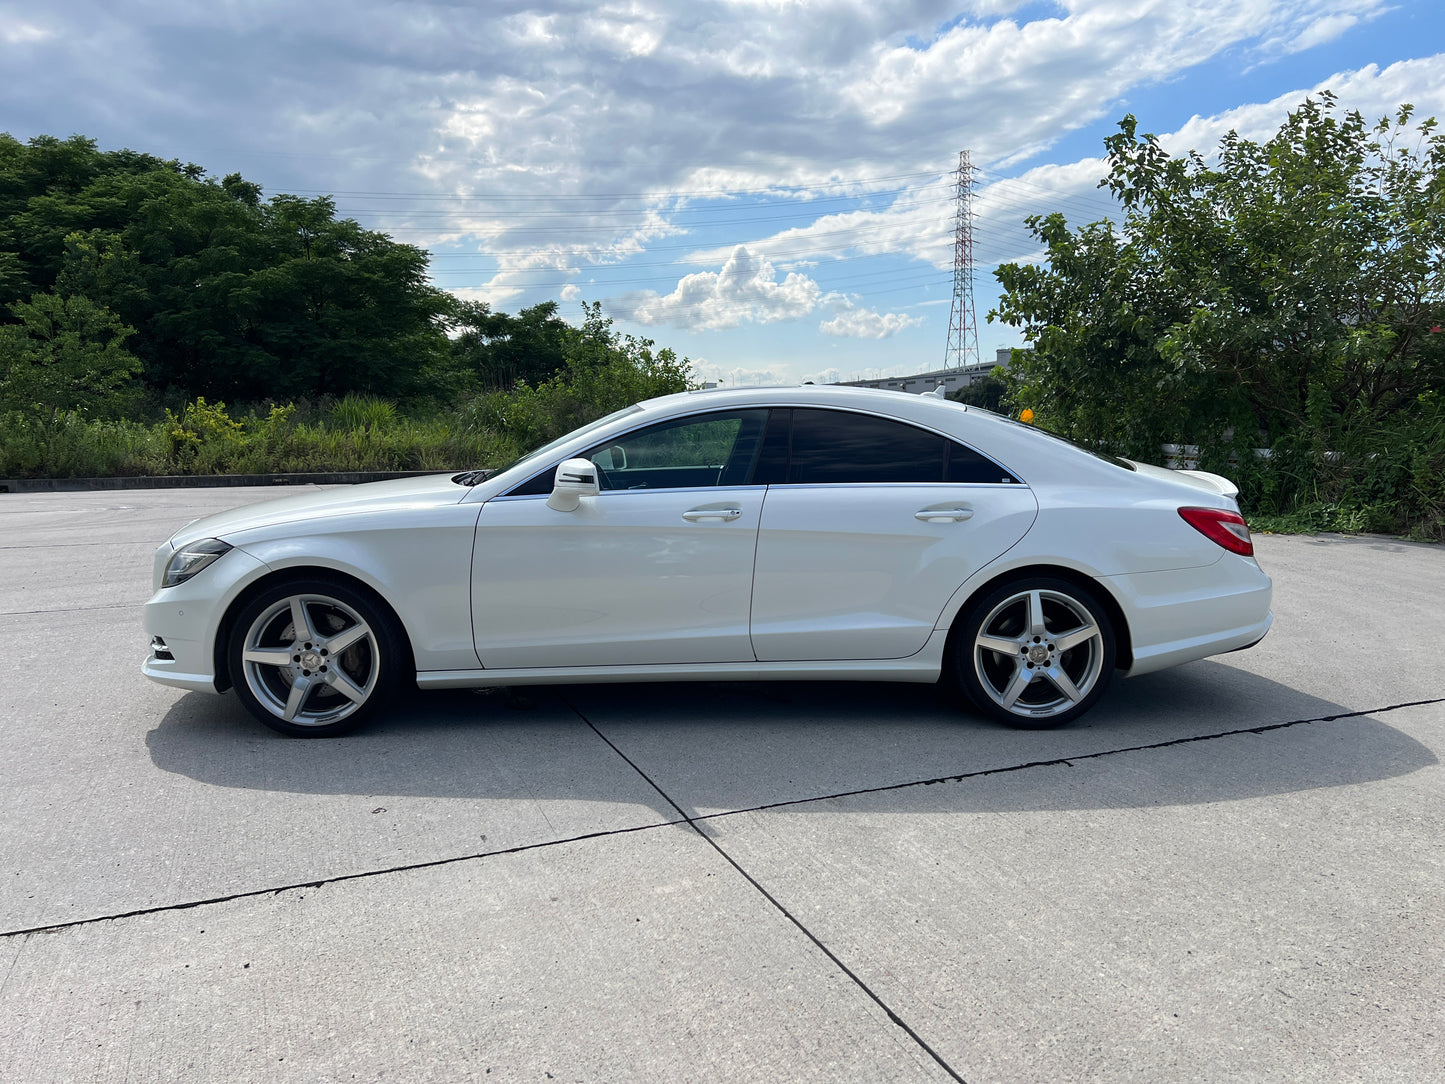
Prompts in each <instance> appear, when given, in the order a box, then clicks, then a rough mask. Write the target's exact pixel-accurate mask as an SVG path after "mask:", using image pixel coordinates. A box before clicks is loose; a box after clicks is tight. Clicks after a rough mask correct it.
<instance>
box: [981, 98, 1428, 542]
mask: <svg viewBox="0 0 1445 1084" xmlns="http://www.w3.org/2000/svg"><path fill="white" fill-rule="evenodd" d="M1435 128H1436V125H1435V122H1434V121H1433V120H1426V121H1424V122H1420V123H1415V122H1414V121H1413V117H1412V110H1411V108H1410V107H1409V106H1408V105H1407V106H1403V107H1401V109H1400V110H1399V111H1398V112H1397V113H1396V114H1395V115H1394V116H1393V117H1389V118H1386V119H1384V120H1381V121H1380V122H1378V123H1377V124H1373V125H1371V124H1367V123H1366V122H1365V121H1364V119H1363V118H1362V117H1361V116H1360V114H1359V113H1356V112H1346V113H1339V112H1338V111H1337V110H1336V108H1335V102H1334V97H1333V95H1331V94H1328V93H1325V94H1323V95H1321V98H1320V100H1318V101H1315V100H1309V101H1306V102H1305V103H1304V104H1303V105H1301V106H1300V107H1299V108H1298V109H1297V110H1295V111H1294V112H1293V113H1291V114H1290V115H1289V117H1288V119H1287V120H1286V122H1285V123H1284V125H1283V126H1282V127H1281V128H1280V129H1279V131H1278V132H1277V133H1276V134H1275V135H1274V136H1273V137H1272V138H1270V139H1269V140H1266V141H1264V142H1262V143H1256V142H1253V141H1251V140H1247V139H1243V138H1241V137H1239V136H1238V135H1237V134H1236V133H1233V132H1231V133H1230V134H1229V135H1227V136H1226V137H1225V138H1224V139H1223V140H1222V141H1221V143H1220V145H1219V147H1218V148H1217V152H1216V154H1215V155H1214V157H1213V158H1212V159H1207V158H1205V157H1204V156H1203V155H1201V154H1200V153H1197V152H1191V153H1190V154H1188V155H1187V156H1184V157H1171V156H1170V155H1169V154H1168V153H1166V152H1165V151H1164V150H1163V148H1161V147H1160V146H1159V143H1158V141H1157V139H1156V138H1155V137H1153V136H1151V135H1144V136H1140V135H1138V134H1137V126H1136V122H1135V120H1134V118H1133V117H1125V118H1124V120H1123V121H1122V122H1121V123H1120V125H1119V131H1118V132H1117V133H1116V134H1115V135H1113V136H1111V137H1110V138H1109V139H1108V140H1107V141H1106V145H1107V148H1108V161H1109V172H1108V176H1107V177H1106V178H1105V181H1104V182H1103V184H1104V185H1105V186H1107V187H1108V189H1109V190H1110V191H1111V192H1112V193H1113V194H1114V195H1115V196H1116V198H1117V199H1118V200H1119V203H1120V208H1121V218H1122V222H1121V224H1120V225H1119V226H1117V227H1116V226H1115V225H1113V224H1111V223H1109V222H1096V223H1092V224H1090V225H1087V226H1084V227H1082V228H1079V229H1071V228H1070V227H1069V225H1068V224H1067V222H1065V220H1064V219H1063V218H1062V217H1061V216H1059V215H1050V216H1045V217H1036V218H1032V219H1030V220H1029V226H1030V228H1031V229H1032V230H1033V232H1034V234H1035V236H1036V237H1037V238H1038V239H1039V240H1040V241H1042V242H1043V243H1044V245H1045V248H1046V254H1047V265H1046V266H1028V265H1017V264H1009V265H1005V266H1003V267H1000V268H999V269H998V271H997V272H996V275H997V277H998V279H999V281H1000V283H1001V284H1002V286H1003V288H1004V292H1003V295H1002V297H1001V299H1000V303H999V307H998V309H997V310H996V311H995V312H994V313H991V314H990V318H991V319H992V318H995V317H998V318H1002V319H1003V320H1004V321H1006V322H1008V323H1010V324H1013V325H1014V326H1016V327H1020V328H1022V329H1023V331H1024V335H1025V337H1026V338H1027V339H1028V341H1029V342H1031V343H1032V344H1033V346H1034V352H1033V354H1032V355H1031V356H1030V357H1028V358H1027V359H1025V360H1024V361H1023V362H1022V365H1021V374H1020V376H1019V378H1018V379H1019V384H1020V386H1019V388H1018V391H1017V396H1018V399H1019V401H1020V404H1021V405H1027V406H1030V407H1033V408H1034V410H1035V411H1036V412H1037V416H1038V419H1039V421H1040V423H1041V424H1044V425H1046V426H1049V427H1051V428H1055V429H1058V430H1060V431H1062V432H1066V433H1068V434H1069V435H1072V436H1074V437H1076V438H1081V439H1084V440H1087V441H1093V442H1096V443H1099V444H1102V445H1107V446H1110V447H1113V448H1114V449H1116V450H1119V451H1122V452H1124V453H1125V454H1130V455H1134V456H1136V457H1138V458H1144V459H1156V458H1157V456H1158V454H1159V452H1158V445H1159V444H1160V443H1161V442H1168V441H1179V442H1184V443H1189V444H1198V445H1201V446H1202V448H1203V456H1204V460H1205V463H1206V465H1209V466H1212V467H1214V468H1215V469H1227V470H1229V472H1230V473H1236V474H1238V475H1239V476H1241V478H1242V481H1243V483H1244V485H1245V489H1246V495H1247V496H1248V497H1249V498H1251V499H1253V500H1255V501H1256V502H1259V503H1262V504H1263V505H1264V506H1266V507H1274V508H1278V509H1283V508H1286V507H1291V506H1293V505H1295V504H1298V503H1299V502H1301V501H1304V500H1307V499H1319V500H1326V501H1333V502H1335V503H1336V504H1338V505H1339V507H1342V508H1343V507H1345V506H1347V505H1351V504H1352V503H1353V504H1355V505H1357V506H1363V505H1365V504H1370V505H1376V506H1379V507H1381V508H1386V507H1388V506H1390V505H1392V504H1395V505H1398V506H1399V508H1400V509H1401V510H1402V511H1401V517H1402V519H1401V522H1404V521H1410V522H1421V521H1429V522H1440V523H1442V524H1445V489H1442V488H1441V487H1440V481H1439V479H1440V473H1441V472H1440V468H1439V464H1440V462H1441V461H1442V459H1445V448H1442V447H1437V446H1436V445H1438V444H1439V441H1440V438H1439V434H1440V433H1441V432H1442V431H1445V426H1442V424H1441V418H1442V407H1441V398H1442V392H1445V334H1441V332H1440V327H1441V325H1442V323H1445V171H1442V166H1445V138H1442V136H1441V135H1440V134H1438V133H1437V132H1436V131H1435ZM1430 434H1435V435H1434V436H1430ZM1255 447H1267V448H1270V449H1272V451H1273V456H1272V457H1271V458H1270V459H1269V460H1267V461H1265V462H1263V463H1256V461H1255V459H1254V455H1253V449H1254V448H1255ZM1432 517H1434V518H1432ZM1431 529H1433V528H1431Z"/></svg>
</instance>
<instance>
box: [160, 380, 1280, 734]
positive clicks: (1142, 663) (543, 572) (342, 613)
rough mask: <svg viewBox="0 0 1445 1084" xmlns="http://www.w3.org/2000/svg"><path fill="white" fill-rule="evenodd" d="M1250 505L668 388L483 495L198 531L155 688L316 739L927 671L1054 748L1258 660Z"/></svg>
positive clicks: (477, 484) (972, 440) (736, 392)
mask: <svg viewBox="0 0 1445 1084" xmlns="http://www.w3.org/2000/svg"><path fill="white" fill-rule="evenodd" d="M1237 492H1238V491H1237V490H1236V489H1235V487H1234V486H1233V485H1232V484H1231V483H1230V482H1228V481H1226V480H1225V479H1223V478H1220V477H1218V476H1216V475H1211V474H1206V473H1202V472H1199V471H1171V470H1165V469H1163V468H1161V467H1153V466H1147V465H1144V464H1140V463H1133V462H1128V461H1125V460H1118V459H1111V458H1106V457H1101V456H1098V455H1095V454H1093V453H1091V452H1089V451H1086V450H1084V449H1082V448H1079V447H1076V446H1075V445H1073V444H1070V443H1068V442H1066V441H1063V440H1060V439H1058V438H1056V437H1053V436H1050V435H1049V434H1047V433H1044V432H1041V431H1039V430H1037V429H1034V428H1032V427H1030V426H1027V425H1023V424H1021V423H1018V422H1014V421H1011V420H1008V419H1005V418H1001V417H998V416H997V415H994V414H991V413H989V412H987V411H982V410H979V409H977V408H969V407H965V406H962V405H960V404H958V403H953V402H948V401H947V400H944V399H942V398H940V397H938V396H935V395H921V396H919V395H905V394H903V393H901V392H892V391H872V390H866V389H860V388H846V387H838V386H808V385H805V386H803V387H791V388H783V387H774V388H745V389H726V390H709V391H699V392H685V393H682V394H678V395H671V396H667V397H664V398H661V399H654V400H652V401H650V402H646V403H641V404H638V405H636V406H631V407H628V408H627V409H625V410H622V411H619V412H617V413H616V414H612V415H610V416H608V417H605V418H602V419H600V420H598V421H596V422H593V423H592V424H590V425H588V426H586V427H584V428H582V429H579V430H577V431H576V432H574V433H571V434H569V435H568V436H565V437H563V438H561V439H560V440H557V441H554V442H552V443H551V444H548V445H546V446H545V447H542V448H538V449H537V450H535V451H533V452H532V453H530V454H529V455H527V456H525V457H523V458H522V459H520V460H518V461H517V462H515V463H513V464H511V465H509V466H507V467H504V468H503V469H501V470H498V471H496V472H494V473H491V474H486V473H485V472H481V471H475V472H469V473H463V474H456V475H438V476H435V477H427V478H420V479H415V480H410V479H409V480H402V481H391V482H377V483H372V484H370V485H360V486H352V487H344V488H343V487H338V488H335V489H328V490H325V491H322V492H319V493H312V494H307V495H304V496H297V497H289V498H285V499H282V500H276V501H270V502H268V503H264V504H257V505H250V506H247V507H244V508H238V509H236V510H234V511H231V512H225V513H221V514H220V515H214V516H209V517H207V518H205V519H201V520H197V521H195V522H193V523H189V524H187V525H186V526H184V527H182V528H181V529H180V530H179V531H177V532H176V533H175V534H173V535H172V536H171V537H170V538H169V539H168V540H167V541H166V542H165V543H164V544H163V545H162V546H161V547H160V549H159V550H157V552H156V557H155V569H154V575H155V595H154V597H153V598H152V599H151V600H150V602H149V603H147V605H146V608H145V626H146V631H147V633H148V634H149V635H150V637H151V651H150V657H149V658H148V659H147V660H146V662H145V665H144V672H145V674H146V675H147V676H148V677H150V678H152V679H153V680H155V681H158V682H161V683H163V684H166V685H171V686H175V687H177V688H181V689H189V690H195V691H200V692H208V693H219V692H224V691H226V690H227V689H233V690H234V691H235V693H236V695H238V696H239V697H240V698H241V700H242V702H243V703H244V704H245V705H246V707H247V708H248V709H249V710H250V711H251V712H252V713H253V714H254V715H255V716H256V717H257V718H258V719H259V720H260V721H261V722H263V723H265V724H266V725H267V726H269V727H271V728H273V729H275V730H278V731H281V732H282V733H285V734H291V735H301V736H329V735H336V734H340V733H343V732H345V731H347V730H349V729H351V728H353V727H355V726H358V725H360V724H361V723H363V722H364V721H365V720H366V719H367V718H368V717H369V716H371V715H373V714H374V713H375V712H377V711H379V710H382V709H383V708H384V706H385V705H386V704H387V702H388V701H390V700H391V699H392V698H394V697H395V696H396V695H398V694H399V693H400V692H401V691H402V690H403V689H404V688H411V687H415V686H420V687H421V688H424V689H437V688H457V687H469V686H489V685H519V684H554V683H562V682H604V681H695V680H708V681H716V680H725V679H740V680H749V681H756V680H763V679H787V680H798V679H814V680H820V681H914V682H937V681H939V680H941V679H942V680H947V681H950V682H956V683H957V684H958V685H959V686H960V687H961V688H962V690H963V691H964V692H965V693H966V694H967V696H968V698H969V699H970V700H971V701H972V702H973V703H974V704H975V705H976V706H977V707H978V709H979V710H980V711H982V712H983V713H985V714H987V715H989V716H992V717H993V718H994V719H996V720H998V721H999V722H1002V723H1005V724H1008V725H1010V726H1017V727H1046V726H1057V725H1060V724H1063V723H1066V722H1069V721H1070V720H1072V719H1075V718H1077V717H1078V716H1079V715H1081V714H1083V713H1084V712H1085V711H1087V710H1088V709H1089V708H1090V707H1092V706H1093V705H1094V704H1095V703H1096V702H1097V701H1098V700H1099V698H1100V697H1101V696H1103V695H1104V692H1105V689H1106V688H1107V686H1108V684H1109V682H1110V680H1111V678H1112V677H1113V675H1114V674H1115V672H1116V671H1117V672H1121V673H1122V674H1124V675H1133V674H1143V673H1148V672H1150V671H1153V670H1159V669H1161V668H1163V667H1167V666H1174V665H1176V664H1178V663H1183V662H1189V661H1190V660H1193V659H1201V658H1204V657H1205V656H1208V655H1214V654H1218V653H1220V652H1225V651H1233V650H1237V649H1239V648H1244V647H1249V646H1251V645H1252V644H1254V643H1256V642H1258V641H1259V640H1260V638H1261V637H1263V636H1264V634H1265V632H1266V631H1267V630H1268V629H1269V626H1270V621H1271V613H1270V580H1269V577H1268V576H1266V575H1265V574H1264V572H1262V571H1261V570H1260V567H1259V565H1258V564H1257V563H1256V562H1255V559H1254V549H1253V546H1252V544H1251V541H1250V533H1249V528H1248V526H1247V525H1246V523H1245V521H1244V519H1243V518H1242V517H1241V516H1240V514H1239V508H1238V506H1237V504H1236V501H1235V498H1236V496H1237Z"/></svg>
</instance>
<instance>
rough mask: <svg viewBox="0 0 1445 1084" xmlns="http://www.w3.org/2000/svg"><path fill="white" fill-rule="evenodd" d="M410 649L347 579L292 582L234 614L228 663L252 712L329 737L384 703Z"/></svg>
mask: <svg viewBox="0 0 1445 1084" xmlns="http://www.w3.org/2000/svg"><path fill="white" fill-rule="evenodd" d="M404 654H405V653H404V651H403V649H402V637H401V635H400V633H399V632H398V631H397V627H396V620H395V618H394V617H392V615H391V613H390V612H389V611H388V610H386V608H385V607H383V606H381V605H378V604H377V603H376V602H375V601H373V600H372V599H371V598H369V597H368V596H367V595H365V594H363V593H361V592H360V591H356V590H354V589H352V588H350V587H348V586H346V585H344V584H340V583H330V582H326V581H324V580H293V581H291V582H289V583H284V584H280V585H277V586H276V587H273V588H271V589H270V590H268V591H265V592H263V593H262V594H260V595H258V596H257V597H256V598H254V599H252V600H251V601H250V602H248V603H247V604H246V605H245V606H244V607H243V608H242V610H241V612H240V613H238V614H237V615H236V620H235V622H234V624H233V626H232V630H231V639H230V644H229V653H228V660H229V663H230V668H231V682H232V684H233V686H234V687H235V689H236V693H237V695H238V696H239V697H240V698H241V702H242V703H243V704H245V705H246V708H247V710H248V711H250V712H251V714H253V715H254V716H256V718H258V719H260V720H261V722H263V723H265V724H266V725H267V726H269V727H270V728H271V729H272V730H276V731H279V732H280V733H282V734H289V735H292V736H294V737H309V738H325V737H334V736H336V735H338V734H344V733H346V732H347V731H349V730H352V729H354V728H355V727H357V726H359V725H361V724H362V723H363V722H365V721H366V720H367V718H368V717H370V716H371V715H372V714H373V713H374V712H375V711H376V710H377V708H378V707H380V706H381V705H382V704H383V703H385V701H386V700H387V699H388V698H389V697H390V695H391V694H392V692H393V691H394V689H395V686H396V683H397V680H398V678H399V675H400V672H401V666H402V659H403V657H404Z"/></svg>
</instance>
